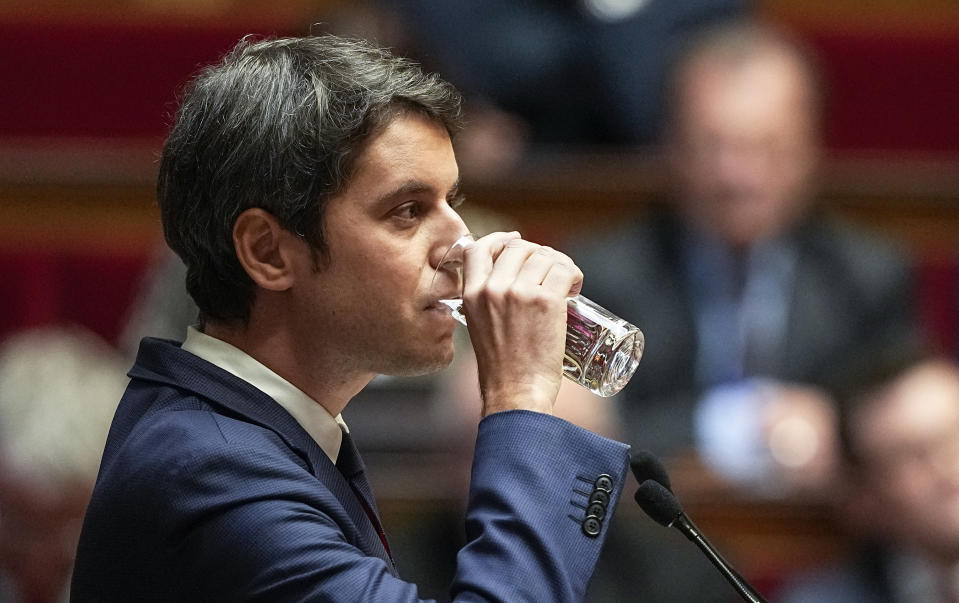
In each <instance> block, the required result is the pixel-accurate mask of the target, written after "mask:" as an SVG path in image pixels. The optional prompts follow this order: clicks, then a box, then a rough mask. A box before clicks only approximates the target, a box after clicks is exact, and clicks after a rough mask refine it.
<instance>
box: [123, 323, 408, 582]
mask: <svg viewBox="0 0 959 603" xmlns="http://www.w3.org/2000/svg"><path fill="white" fill-rule="evenodd" d="M179 346H180V344H179V343H178V342H174V341H164V340H157V339H151V338H147V339H144V340H143V342H142V343H141V346H140V351H139V354H138V357H137V363H136V364H135V365H134V366H133V368H132V369H131V370H130V372H129V376H130V377H132V378H135V379H144V380H147V381H155V382H158V383H163V384H166V385H170V386H172V387H176V388H178V389H187V390H189V391H191V392H192V393H194V394H195V395H197V396H199V397H201V398H203V399H204V400H206V401H207V402H208V403H210V404H211V405H212V406H214V407H217V408H219V409H220V410H221V411H222V412H223V413H224V414H225V415H227V416H234V417H238V418H241V419H242V420H245V421H248V422H252V423H254V424H257V425H260V426H261V427H264V428H266V429H269V430H271V431H273V432H274V433H276V434H277V435H278V436H279V437H280V438H281V439H282V440H283V441H284V443H286V445H287V446H288V447H289V448H290V449H291V451H292V452H293V453H295V454H296V455H297V456H299V457H300V458H301V459H303V460H304V461H305V463H306V464H307V466H308V467H309V468H310V470H311V472H312V473H313V475H314V476H315V477H316V478H317V479H318V480H320V481H321V482H322V483H323V485H325V486H326V488H327V489H328V490H329V491H330V492H331V493H332V494H333V496H335V497H336V499H337V501H338V502H339V503H340V505H341V507H342V508H343V509H344V510H345V511H346V513H347V514H348V515H349V518H350V520H351V521H352V523H353V526H354V529H353V530H352V533H351V531H350V530H348V529H345V528H344V534H345V535H346V537H347V539H348V540H349V541H350V542H351V543H352V544H353V545H354V546H356V547H357V548H359V549H360V550H362V551H363V552H364V553H366V554H367V555H370V556H375V557H379V558H381V559H383V560H384V561H386V563H387V565H388V566H389V567H390V570H391V571H393V572H394V573H395V570H394V568H393V561H392V559H390V556H389V554H388V553H387V551H386V549H385V548H384V547H383V544H382V543H381V541H380V537H379V534H378V533H377V531H376V528H375V527H374V525H373V524H372V522H371V521H370V519H369V517H367V515H366V512H365V511H364V510H363V507H362V505H361V504H360V502H359V501H358V500H357V498H356V494H354V492H353V489H352V487H351V486H350V484H349V483H348V482H347V480H346V479H345V478H344V476H343V474H342V473H340V471H339V470H338V469H337V468H336V466H334V464H333V463H332V462H331V461H330V459H329V457H327V456H326V454H325V453H324V452H323V450H322V449H321V448H320V446H319V444H317V443H316V442H315V441H314V440H313V438H312V437H310V435H309V434H308V433H307V432H306V430H305V429H303V427H302V426H300V424H299V423H297V422H296V419H294V418H293V416H292V415H290V414H289V413H288V412H287V411H286V409H284V408H283V407H282V406H280V405H279V404H278V403H277V402H276V401H275V400H273V399H272V398H270V397H269V396H267V395H266V394H265V393H263V392H262V391H260V390H259V389H257V388H255V387H253V386H252V385H250V384H249V383H247V382H246V381H243V380H242V379H239V378H237V377H236V376H234V375H232V374H230V373H229V372H227V371H225V370H223V369H221V368H220V367H218V366H216V365H213V364H211V363H209V362H207V361H206V360H203V359H202V358H199V357H197V356H195V355H193V354H190V353H189V352H186V351H183V350H182V349H180V347H179ZM358 458H359V457H358V455H357V459H358ZM359 463H360V464H359V468H360V471H362V469H363V467H362V461H361V460H360V461H359ZM362 481H363V483H364V487H365V488H366V492H369V496H370V498H369V501H370V505H371V506H372V508H373V509H374V510H375V509H376V506H375V502H374V501H373V499H372V491H371V490H370V488H369V484H368V483H367V482H366V480H365V478H363V480H362Z"/></svg>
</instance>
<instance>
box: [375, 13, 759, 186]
mask: <svg viewBox="0 0 959 603" xmlns="http://www.w3.org/2000/svg"><path fill="white" fill-rule="evenodd" d="M379 4H380V5H381V6H382V8H383V9H384V11H385V12H387V13H389V14H392V15H394V16H395V17H396V18H397V21H398V22H399V24H400V27H399V29H400V30H401V31H405V32H406V34H407V36H408V38H409V39H408V40H404V41H403V45H406V46H409V49H410V52H412V53H413V54H414V55H415V56H417V57H418V58H419V59H420V60H422V61H424V62H425V63H427V64H429V65H432V66H434V67H435V68H436V69H438V70H439V71H440V72H441V73H444V74H447V76H448V77H449V78H450V81H452V82H454V83H455V84H456V85H457V86H458V87H460V88H461V89H462V90H463V91H464V94H466V96H467V99H468V101H469V109H470V118H469V120H468V123H467V127H466V129H465V130H464V132H463V134H462V136H460V137H459V139H458V141H457V149H458V152H459V153H460V154H461V155H462V158H463V159H462V160H463V163H464V164H465V168H472V169H474V170H475V171H482V172H487V173H490V172H495V171H496V170H498V169H503V168H506V167H509V166H510V165H511V164H512V162H514V161H516V160H517V159H518V158H519V157H521V156H522V155H523V154H524V153H525V152H526V151H528V150H529V148H530V147H535V146H537V145H540V146H542V145H565V146H573V145H580V146H581V145H597V144H607V145H608V144H615V145H631V146H636V145H645V144H650V143H652V142H654V141H655V140H656V137H657V134H658V131H659V127H660V125H661V124H662V117H661V111H662V101H663V98H662V90H663V79H664V76H665V70H666V66H667V64H668V62H669V58H670V57H671V55H672V52H673V51H675V49H676V46H677V42H678V41H680V40H682V39H683V38H685V37H686V36H688V35H690V34H691V33H692V32H693V31H696V30H697V29H698V28H700V27H702V26H703V25H706V24H710V23H715V22H716V21H717V20H720V19H725V18H730V17H732V16H738V15H743V14H746V12H747V11H748V8H749V4H750V3H749V2H747V1H746V0H614V1H610V0H534V1H532V2H514V1H512V0H484V1H482V2H476V1H475V0H442V1H436V0H400V1H396V2H394V1H391V2H379Z"/></svg>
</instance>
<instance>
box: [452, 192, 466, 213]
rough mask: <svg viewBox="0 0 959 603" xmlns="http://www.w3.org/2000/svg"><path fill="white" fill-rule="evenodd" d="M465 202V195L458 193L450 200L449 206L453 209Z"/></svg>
mask: <svg viewBox="0 0 959 603" xmlns="http://www.w3.org/2000/svg"><path fill="white" fill-rule="evenodd" d="M465 202H466V195H464V194H462V193H459V194H457V195H454V196H453V197H451V198H450V200H449V204H450V207H452V208H453V209H456V208H458V207H459V206H460V205H463V203H465Z"/></svg>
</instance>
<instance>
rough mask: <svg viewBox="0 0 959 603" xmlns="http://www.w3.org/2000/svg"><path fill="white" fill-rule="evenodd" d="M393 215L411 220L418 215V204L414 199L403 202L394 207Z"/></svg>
mask: <svg viewBox="0 0 959 603" xmlns="http://www.w3.org/2000/svg"><path fill="white" fill-rule="evenodd" d="M393 215H394V216H396V217H398V218H403V219H405V220H412V219H414V218H416V217H417V216H419V215H420V204H419V203H416V202H415V201H410V202H409V203H404V204H403V205H400V206H399V207H397V208H396V211H394V212H393Z"/></svg>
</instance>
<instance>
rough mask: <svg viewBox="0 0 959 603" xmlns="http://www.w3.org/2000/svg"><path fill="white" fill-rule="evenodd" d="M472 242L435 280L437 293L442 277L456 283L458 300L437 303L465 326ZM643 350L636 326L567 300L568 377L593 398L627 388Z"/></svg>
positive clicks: (469, 238) (585, 302) (459, 248)
mask: <svg viewBox="0 0 959 603" xmlns="http://www.w3.org/2000/svg"><path fill="white" fill-rule="evenodd" d="M473 240H474V239H473V235H466V236H464V237H461V238H460V239H459V240H457V241H456V242H455V243H454V244H453V246H452V247H450V249H449V251H447V252H446V255H445V256H444V257H443V259H442V260H441V262H440V265H439V267H438V268H437V270H436V274H435V275H434V276H433V286H432V289H434V290H435V289H437V288H438V287H439V285H438V284H437V279H438V278H442V280H446V281H449V280H452V282H453V283H455V287H451V288H450V289H449V290H456V291H459V292H460V295H459V296H456V297H448V298H444V299H440V300H439V301H440V302H441V303H442V304H443V305H445V306H447V307H448V308H449V309H450V314H451V315H452V316H453V318H455V319H456V320H458V321H459V322H461V323H462V324H464V325H465V324H466V316H465V315H464V314H463V299H462V290H463V277H462V267H463V251H464V250H465V249H466V248H467V247H469V245H471V244H472V243H473ZM441 274H443V276H442V277H440V275H441ZM644 346H645V339H644V337H643V333H642V331H640V330H639V329H638V328H637V327H636V326H634V325H632V324H630V323H628V322H626V321H625V320H623V319H622V318H619V317H618V316H615V315H614V314H612V313H611V312H610V311H609V310H606V309H605V308H603V307H602V306H600V305H599V304H597V303H595V302H593V301H591V300H589V299H587V298H585V297H583V296H582V295H576V296H574V297H568V298H566V352H565V355H564V358H563V375H564V376H565V377H566V378H568V379H570V380H572V381H574V382H576V383H578V384H579V385H582V386H583V387H585V388H586V389H588V390H589V391H591V392H593V393H594V394H597V395H600V396H603V397H609V396H612V395H613V394H615V393H617V392H619V390H621V389H623V387H624V386H625V385H626V384H627V383H628V382H629V379H630V377H632V376H633V373H634V372H636V367H637V366H639V360H640V358H641V357H642V355H643V347H644Z"/></svg>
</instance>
